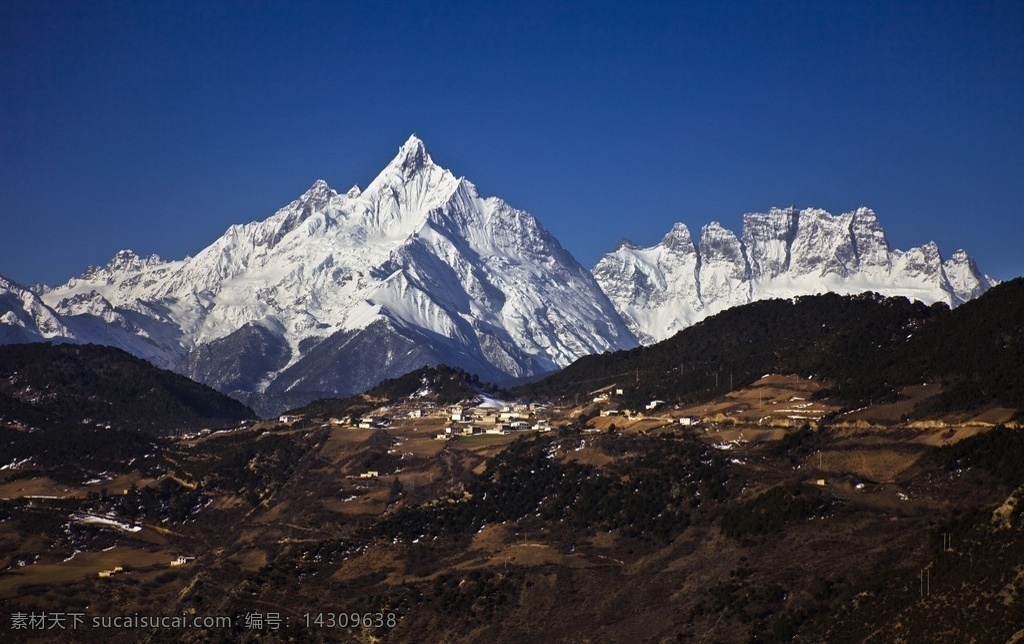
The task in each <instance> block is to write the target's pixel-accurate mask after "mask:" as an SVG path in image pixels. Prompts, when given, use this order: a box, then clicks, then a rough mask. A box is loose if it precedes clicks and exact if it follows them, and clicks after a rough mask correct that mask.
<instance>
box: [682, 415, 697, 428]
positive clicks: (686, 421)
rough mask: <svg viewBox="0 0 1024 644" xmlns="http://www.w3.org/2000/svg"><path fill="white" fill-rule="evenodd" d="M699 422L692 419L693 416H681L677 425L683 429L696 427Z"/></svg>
mask: <svg viewBox="0 0 1024 644" xmlns="http://www.w3.org/2000/svg"><path fill="white" fill-rule="evenodd" d="M699 422H700V419H699V418H694V417H693V416H683V417H682V418H680V419H679V424H680V425H682V426H684V427H692V426H693V425H696V424H697V423H699Z"/></svg>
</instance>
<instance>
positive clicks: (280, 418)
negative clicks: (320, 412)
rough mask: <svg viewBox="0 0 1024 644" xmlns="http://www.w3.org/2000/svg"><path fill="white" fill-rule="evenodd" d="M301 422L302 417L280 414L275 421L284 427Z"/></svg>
mask: <svg viewBox="0 0 1024 644" xmlns="http://www.w3.org/2000/svg"><path fill="white" fill-rule="evenodd" d="M299 420H302V416H292V415H290V414H282V415H280V416H278V417H277V421H278V422H280V423H284V424H285V425H291V424H292V423H294V422H296V421H299Z"/></svg>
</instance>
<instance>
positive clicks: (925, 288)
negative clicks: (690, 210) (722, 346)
mask: <svg viewBox="0 0 1024 644" xmlns="http://www.w3.org/2000/svg"><path fill="white" fill-rule="evenodd" d="M594 276H595V277H596V278H597V280H598V283H599V284H600V285H601V288H602V289H603V290H604V292H605V293H606V294H607V295H608V297H610V298H611V300H612V302H613V303H614V304H615V308H616V310H618V311H619V313H620V314H621V315H622V316H623V318H624V319H625V320H626V321H627V323H628V324H629V327H630V330H632V331H633V333H634V334H635V335H636V336H637V338H638V339H639V340H640V341H641V342H642V343H643V344H650V343H653V342H658V341H660V340H664V339H666V338H669V337H671V336H672V335H674V334H675V333H677V332H678V331H680V330H682V329H684V328H686V327H688V326H690V325H692V324H694V323H695V322H698V321H700V320H703V319H704V318H706V317H708V316H710V315H714V314H715V313H718V312H720V311H723V310H725V309H727V308H731V307H733V306H737V305H740V304H747V303H750V302H754V301H757V300H764V299H770V298H780V297H783V298H789V297H794V296H798V295H811V294H818V293H826V292H832V293H839V294H844V295H850V294H855V293H863V292H867V291H873V292H877V293H880V294H884V295H887V296H898V295H902V296H905V297H908V298H910V299H914V300H919V301H922V302H925V303H927V304H932V303H935V302H945V303H946V304H948V305H950V306H957V305H959V304H961V303H963V302H966V301H967V300H970V299H973V298H975V297H977V296H978V295H981V294H982V293H984V292H985V291H986V290H987V289H989V288H991V287H992V286H993V285H994V284H995V281H994V280H992V279H990V278H989V277H988V276H986V275H984V274H983V273H982V272H981V271H979V270H978V267H977V266H976V265H975V263H974V260H972V259H971V258H970V257H969V256H968V255H967V253H965V252H964V251H962V250H958V251H956V252H955V253H953V255H952V256H951V257H950V258H949V259H946V260H943V258H942V255H941V254H940V253H939V248H938V246H936V244H935V243H934V242H929V243H927V244H925V245H923V246H921V247H919V248H911V249H910V250H908V251H901V250H897V249H893V248H891V247H890V246H889V242H888V241H887V240H886V237H885V231H884V230H883V229H882V226H881V225H880V224H879V223H878V219H877V218H876V216H875V213H874V212H873V211H872V210H871V209H869V208H860V209H858V210H856V211H854V212H849V213H845V214H842V215H838V216H833V215H831V214H829V213H828V212H826V211H824V210H819V209H814V208H808V209H804V210H797V209H796V208H788V209H778V208H774V209H772V210H770V211H769V212H767V213H752V214H747V215H745V216H744V218H743V233H742V235H741V236H740V237H737V236H736V234H735V233H733V232H732V231H730V230H726V229H725V228H723V227H722V226H721V225H720V224H718V223H717V222H712V223H710V224H708V225H706V226H704V228H703V229H702V230H701V236H700V241H699V242H697V243H694V240H693V238H692V236H691V235H690V231H689V229H688V228H687V227H686V226H685V225H684V224H676V225H675V226H674V227H673V228H672V230H671V231H669V233H668V234H667V235H666V236H665V237H664V239H662V240H661V241H660V242H659V243H658V244H655V245H654V246H650V247H648V248H640V247H638V246H636V245H635V244H633V243H632V242H630V241H629V240H622V241H620V242H619V244H618V247H617V248H616V249H615V251H614V252H612V253H609V254H607V255H605V256H604V257H602V258H601V260H600V261H599V262H598V263H597V266H596V267H595V268H594Z"/></svg>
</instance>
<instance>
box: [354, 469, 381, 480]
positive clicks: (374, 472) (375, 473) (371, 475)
mask: <svg viewBox="0 0 1024 644" xmlns="http://www.w3.org/2000/svg"><path fill="white" fill-rule="evenodd" d="M378 476H380V472H378V471H377V470H367V471H366V472H363V473H362V474H360V475H359V478H361V479H375V478H377V477H378Z"/></svg>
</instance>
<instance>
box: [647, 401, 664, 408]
mask: <svg viewBox="0 0 1024 644" xmlns="http://www.w3.org/2000/svg"><path fill="white" fill-rule="evenodd" d="M664 404H665V401H664V400H652V401H651V402H649V403H647V409H648V410H651V409H654V408H655V407H657V406H658V405H664Z"/></svg>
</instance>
